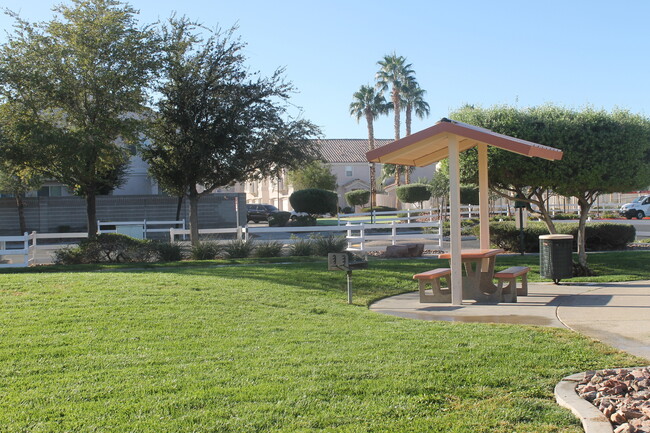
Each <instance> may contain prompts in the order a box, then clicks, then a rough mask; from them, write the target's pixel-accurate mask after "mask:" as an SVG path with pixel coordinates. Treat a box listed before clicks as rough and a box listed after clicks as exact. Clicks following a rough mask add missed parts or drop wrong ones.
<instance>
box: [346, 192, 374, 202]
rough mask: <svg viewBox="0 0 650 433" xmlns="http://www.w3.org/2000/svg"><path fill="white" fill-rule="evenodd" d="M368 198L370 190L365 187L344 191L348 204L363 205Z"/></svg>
mask: <svg viewBox="0 0 650 433" xmlns="http://www.w3.org/2000/svg"><path fill="white" fill-rule="evenodd" d="M369 200H370V191H367V190H365V189H355V190H354V191H348V192H346V193H345V201H346V202H347V203H348V204H349V205H350V206H363V205H364V204H366V203H368V201H369Z"/></svg>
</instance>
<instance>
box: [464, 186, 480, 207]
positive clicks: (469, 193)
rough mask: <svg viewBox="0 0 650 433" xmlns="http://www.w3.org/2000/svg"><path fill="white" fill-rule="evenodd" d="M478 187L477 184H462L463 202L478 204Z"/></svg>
mask: <svg viewBox="0 0 650 433" xmlns="http://www.w3.org/2000/svg"><path fill="white" fill-rule="evenodd" d="M478 195H479V194H478V187H477V186H475V185H461V187H460V202H461V203H462V204H471V205H475V206H478V204H479V197H478Z"/></svg>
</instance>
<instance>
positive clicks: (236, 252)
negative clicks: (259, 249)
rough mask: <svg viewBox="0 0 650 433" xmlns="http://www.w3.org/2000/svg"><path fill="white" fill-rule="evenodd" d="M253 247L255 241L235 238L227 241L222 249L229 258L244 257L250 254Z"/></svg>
mask: <svg viewBox="0 0 650 433" xmlns="http://www.w3.org/2000/svg"><path fill="white" fill-rule="evenodd" d="M254 249H255V243H254V242H253V241H252V240H249V241H245V240H242V239H235V240H234V241H230V242H228V243H227V244H226V246H225V247H224V249H223V250H224V252H225V253H226V255H227V256H228V258H229V259H245V258H247V257H250V256H251V254H252V253H253V250H254Z"/></svg>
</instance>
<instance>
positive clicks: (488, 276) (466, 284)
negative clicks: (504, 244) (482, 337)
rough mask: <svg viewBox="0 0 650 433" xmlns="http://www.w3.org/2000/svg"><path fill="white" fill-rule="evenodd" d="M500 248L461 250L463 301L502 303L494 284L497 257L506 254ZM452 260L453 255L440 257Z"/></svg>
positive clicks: (498, 289)
mask: <svg viewBox="0 0 650 433" xmlns="http://www.w3.org/2000/svg"><path fill="white" fill-rule="evenodd" d="M504 252H505V251H504V250H502V249H500V248H489V249H482V248H481V249H465V250H461V261H462V263H463V268H464V273H463V299H471V300H475V301H477V302H501V300H502V299H501V298H502V296H501V290H500V288H499V287H497V285H495V284H494V282H493V279H494V264H495V262H496V256H497V255H499V254H501V253H504ZM438 257H439V258H441V259H451V253H444V254H440V256H438Z"/></svg>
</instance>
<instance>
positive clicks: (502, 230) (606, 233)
mask: <svg viewBox="0 0 650 433" xmlns="http://www.w3.org/2000/svg"><path fill="white" fill-rule="evenodd" d="M555 228H556V229H557V232H558V234H569V235H572V236H573V250H574V251H575V250H577V247H578V223H559V224H556V226H555ZM474 233H475V234H476V235H477V236H478V235H479V227H478V226H477V227H475V228H474ZM547 234H548V228H547V227H546V224H543V223H528V227H526V228H525V229H524V247H525V252H529V253H537V252H539V237H540V236H541V235H547ZM635 236H636V230H635V228H634V226H632V225H630V224H613V223H595V224H588V225H587V227H586V228H585V248H586V249H587V251H606V250H607V251H609V250H621V249H625V248H626V247H627V244H628V243H631V242H634V239H635ZM490 243H491V244H492V245H494V246H495V247H497V248H503V249H504V250H507V251H519V229H517V228H516V227H515V224H514V223H513V222H498V223H490Z"/></svg>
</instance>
